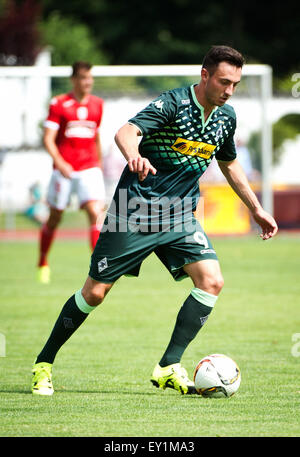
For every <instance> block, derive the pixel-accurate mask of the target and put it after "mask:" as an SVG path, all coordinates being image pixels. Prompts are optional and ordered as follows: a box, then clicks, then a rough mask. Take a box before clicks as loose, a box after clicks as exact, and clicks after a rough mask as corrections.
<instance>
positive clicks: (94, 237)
mask: <svg viewBox="0 0 300 457" xmlns="http://www.w3.org/2000/svg"><path fill="white" fill-rule="evenodd" d="M99 235H100V230H98V228H97V225H96V224H95V225H91V226H90V245H91V248H92V250H94V249H95V246H96V243H97V241H98V238H99Z"/></svg>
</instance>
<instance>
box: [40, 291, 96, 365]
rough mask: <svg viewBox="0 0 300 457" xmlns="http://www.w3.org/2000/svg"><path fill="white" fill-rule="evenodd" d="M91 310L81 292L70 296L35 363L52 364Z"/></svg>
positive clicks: (92, 307)
mask: <svg viewBox="0 0 300 457" xmlns="http://www.w3.org/2000/svg"><path fill="white" fill-rule="evenodd" d="M93 309H95V307H94V306H89V305H88V304H87V303H86V301H85V300H84V298H83V296H82V294H81V290H79V291H78V292H76V294H75V295H72V297H70V298H69V300H68V301H67V302H66V303H65V305H64V307H63V308H62V310H61V313H60V315H59V316H58V318H57V321H56V323H55V325H54V327H53V330H52V332H51V334H50V336H49V339H48V341H47V342H46V344H45V346H44V348H43V349H42V351H41V353H40V354H39V355H38V357H37V359H36V362H35V363H39V362H47V363H53V362H54V359H55V356H56V354H57V352H58V350H59V349H60V348H61V346H62V345H63V344H64V343H65V342H66V341H67V340H68V339H69V338H70V336H71V335H73V333H74V332H75V331H76V330H77V329H78V327H80V325H81V324H82V323H83V322H84V321H85V319H86V318H87V316H88V315H89V313H90V312H91V311H93Z"/></svg>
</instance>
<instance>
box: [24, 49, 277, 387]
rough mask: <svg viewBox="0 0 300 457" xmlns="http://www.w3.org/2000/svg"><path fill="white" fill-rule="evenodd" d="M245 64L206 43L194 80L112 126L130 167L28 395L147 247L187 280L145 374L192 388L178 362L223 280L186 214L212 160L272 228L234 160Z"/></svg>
mask: <svg viewBox="0 0 300 457" xmlns="http://www.w3.org/2000/svg"><path fill="white" fill-rule="evenodd" d="M243 64H244V59H243V57H242V55H241V54H240V53H239V52H238V51H236V50H235V49H232V48H230V47H227V46H213V47H212V48H211V49H210V51H209V52H208V54H207V55H206V56H205V58H204V60H203V64H202V70H201V80H200V82H199V84H196V85H193V86H191V87H184V88H179V89H174V90H170V91H168V92H165V93H163V94H161V95H160V96H159V97H158V98H157V99H155V100H154V101H153V102H151V103H150V104H149V105H148V106H147V107H146V108H145V109H144V110H142V111H141V112H139V113H138V114H137V115H136V116H135V117H134V118H132V119H130V120H129V121H128V123H126V124H125V125H124V126H123V127H121V128H120V129H119V130H118V132H117V134H116V136H115V140H116V143H117V145H118V147H119V149H120V151H121V152H122V154H123V155H124V157H125V158H126V160H127V162H128V165H127V166H126V167H125V170H124V172H123V174H122V176H121V178H120V181H119V184H118V186H117V189H116V192H115V196H114V199H113V201H112V204H111V207H110V209H109V210H108V213H107V217H106V220H105V223H104V228H103V229H102V233H101V236H100V237H99V240H98V243H97V245H96V247H95V250H94V252H93V254H92V258H91V266H90V271H89V276H88V278H87V280H86V282H85V284H84V285H83V287H82V289H80V290H78V291H77V292H76V293H75V294H74V295H73V296H72V297H70V298H69V300H68V301H67V302H66V304H65V305H64V307H63V309H62V311H61V313H60V315H59V317H58V319H57V321H56V323H55V325H54V328H53V330H52V333H51V334H50V337H49V339H48V340H47V342H46V344H45V346H44V348H43V349H42V351H41V352H40V354H39V355H38V357H37V359H36V361H35V364H34V366H33V380H32V392H33V393H34V394H39V395H52V394H53V385H52V379H51V377H52V364H53V362H54V359H55V356H56V354H57V352H58V350H59V349H60V347H61V346H62V345H63V344H64V343H65V342H66V341H67V340H68V339H69V338H70V336H71V335H72V334H73V333H74V331H75V330H76V329H77V328H78V327H79V326H80V325H81V324H82V323H83V322H84V320H85V319H86V317H87V316H88V315H89V313H90V312H91V311H92V310H94V309H95V308H96V307H97V305H99V304H100V303H102V301H103V300H104V298H105V296H106V294H107V293H108V292H109V290H110V289H111V287H112V286H113V284H114V283H115V282H116V281H117V279H118V278H120V277H121V276H122V275H131V276H138V274H139V269H140V266H141V263H142V261H143V260H144V259H145V258H146V257H147V256H148V255H149V254H150V253H152V252H154V253H155V254H156V255H157V256H158V258H159V259H160V260H161V261H162V263H163V264H164V265H165V266H166V268H167V269H168V270H169V272H170V274H171V275H172V276H173V278H174V279H175V280H181V279H183V278H185V277H190V278H191V280H192V283H193V287H192V290H191V293H190V295H189V296H188V297H187V299H186V300H185V302H184V303H183V305H182V307H181V308H180V310H179V313H178V316H177V319H176V322H175V327H174V330H173V333H172V335H171V339H170V341H169V344H168V346H167V348H166V350H165V352H164V353H163V354H162V358H161V360H160V361H159V363H158V364H157V365H156V366H155V368H154V371H153V374H152V377H151V381H152V383H153V385H155V386H156V387H159V388H163V389H165V388H166V387H169V388H173V389H175V390H177V391H178V392H180V393H181V394H194V393H196V391H195V388H194V384H193V382H192V381H191V380H190V379H189V377H188V374H187V372H186V370H185V369H184V368H183V367H182V366H181V363H180V361H181V358H182V355H183V353H184V351H185V349H186V348H187V346H188V344H189V343H190V342H191V341H192V340H193V339H194V338H195V337H196V335H197V334H198V332H199V330H200V329H201V327H202V326H203V325H204V323H205V321H206V320H207V318H208V316H209V314H210V312H211V311H212V309H213V307H214V305H215V303H216V300H217V298H218V295H219V293H220V291H221V289H222V287H223V278H222V273H221V270H220V266H219V262H218V258H217V255H216V253H215V251H214V249H213V246H212V245H211V242H210V240H209V239H208V238H207V236H206V234H205V233H204V232H203V229H202V227H201V226H200V224H199V222H198V221H197V220H196V219H195V217H194V213H193V211H194V210H195V209H196V205H197V201H198V198H199V184H198V180H199V178H200V176H201V175H202V174H203V173H204V171H205V170H206V168H207V167H208V166H209V164H210V162H211V160H212V159H213V157H216V159H217V161H218V164H219V166H220V169H221V170H222V172H223V174H224V175H225V177H226V179H227V181H228V183H229V184H230V185H231V187H232V188H233V189H234V191H235V192H236V193H237V195H238V196H239V197H240V198H241V200H242V201H243V202H244V203H245V205H246V206H247V207H248V209H249V210H250V212H251V214H252V216H253V218H254V220H255V221H256V222H257V223H258V224H259V225H260V227H261V229H262V233H261V237H262V239H263V240H267V239H269V238H271V237H273V236H274V235H275V234H276V232H277V224H276V222H275V220H274V219H273V217H272V216H271V215H270V214H268V213H267V212H266V211H264V209H263V208H262V207H261V205H260V203H259V201H258V199H257V198H256V196H255V194H254V193H253V191H252V190H251V188H250V186H249V183H248V181H247V178H246V176H245V174H244V172H243V170H242V168H241V166H240V165H239V162H238V160H237V158H236V151H235V145H234V140H233V137H234V132H235V128H236V117H235V112H234V109H233V108H232V107H231V106H229V105H227V104H226V102H227V100H228V99H229V97H230V96H231V95H232V94H233V92H234V90H235V88H236V86H237V84H238V83H239V82H240V79H241V72H242V67H243ZM140 136H142V140H141V141H140V142H139V137H140Z"/></svg>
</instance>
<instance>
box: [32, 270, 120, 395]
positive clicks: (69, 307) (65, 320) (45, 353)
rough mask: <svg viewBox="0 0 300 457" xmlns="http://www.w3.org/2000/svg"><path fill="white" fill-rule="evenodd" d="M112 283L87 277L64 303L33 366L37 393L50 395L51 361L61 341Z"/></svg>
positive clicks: (66, 338) (78, 324)
mask: <svg viewBox="0 0 300 457" xmlns="http://www.w3.org/2000/svg"><path fill="white" fill-rule="evenodd" d="M112 286H113V284H104V283H100V282H97V281H95V280H94V279H92V278H90V277H88V278H87V280H86V282H85V284H84V286H83V288H82V289H80V290H78V291H77V292H76V293H75V294H74V295H72V297H70V298H69V300H68V301H67V302H66V303H65V305H64V306H63V308H62V310H61V313H60V315H59V316H58V318H57V321H56V323H55V325H54V327H53V330H52V332H51V334H50V336H49V338H48V340H47V342H46V344H45V346H44V347H43V349H42V351H41V352H40V354H39V355H38V356H37V359H36V361H35V363H34V365H33V368H32V373H33V377H32V385H31V391H32V393H33V394H36V395H52V394H53V392H54V389H53V385H52V365H53V362H54V359H55V356H56V354H57V352H58V351H59V349H60V348H61V347H62V345H63V344H64V343H65V342H66V341H67V340H68V339H69V338H70V337H71V336H72V335H73V333H74V332H75V331H76V330H77V329H78V328H79V327H80V325H81V324H82V323H83V322H84V321H85V319H86V318H87V317H88V315H89V314H90V313H91V311H93V310H94V309H95V308H96V307H97V305H99V304H100V303H102V301H103V300H104V297H105V295H106V294H107V293H108V291H109V290H110V289H111V287H112Z"/></svg>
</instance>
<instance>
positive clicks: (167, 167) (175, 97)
mask: <svg viewBox="0 0 300 457" xmlns="http://www.w3.org/2000/svg"><path fill="white" fill-rule="evenodd" d="M128 122H129V123H131V124H134V125H136V126H137V127H138V128H139V129H140V131H141V133H142V140H141V142H140V144H139V152H140V154H141V156H142V157H146V158H147V159H149V161H150V163H151V164H152V165H153V166H154V167H155V168H156V169H157V173H156V175H152V174H151V173H149V174H148V176H147V178H146V179H145V180H144V181H139V180H138V175H137V173H131V172H130V171H129V169H128V166H126V167H125V169H124V172H123V174H122V176H121V178H120V181H119V183H118V186H117V189H116V193H115V196H114V202H115V203H117V202H118V199H119V197H118V195H119V191H120V190H125V189H126V191H127V202H128V201H129V200H130V199H134V198H135V199H136V198H138V199H140V201H145V202H148V203H149V204H150V205H151V203H152V204H153V202H155V201H157V200H158V199H163V198H165V197H167V198H168V199H174V198H177V199H178V200H177V201H178V202H179V200H180V202H182V201H184V200H185V199H187V198H188V197H189V198H190V199H192V201H193V203H192V206H193V210H194V209H195V207H196V204H197V200H198V198H199V184H198V181H199V178H200V176H201V175H202V174H203V173H204V172H205V170H206V169H207V167H208V166H209V164H210V162H211V161H212V159H213V157H216V159H217V160H222V161H231V160H234V159H235V158H236V150H235V145H234V141H233V136H234V132H235V128H236V116H235V112H234V109H233V108H232V107H231V106H229V105H227V104H225V105H223V106H222V107H216V108H215V109H213V111H212V112H211V114H210V115H209V117H208V118H207V119H206V120H205V119H204V108H203V107H202V106H201V105H200V104H199V102H198V100H197V98H196V95H195V91H194V86H191V87H184V88H178V89H173V90H170V91H167V92H164V93H162V94H161V95H160V96H159V97H157V98H156V99H155V100H153V101H152V102H151V103H150V104H149V105H148V106H147V107H146V108H144V109H143V110H142V111H140V112H139V113H138V114H137V115H136V116H135V117H133V118H131V119H130V120H129V121H128ZM129 207H130V205H129ZM179 207H180V204H179V205H177V209H176V211H179V212H180V211H182V208H181V209H180V208H179ZM126 211H127V216H128V215H129V214H130V212H131V211H130V209H129V210H128V207H127V210H126ZM176 211H175V212H176ZM117 213H119V214H120V213H123V211H120V212H118V211H117ZM152 216H153V213H152Z"/></svg>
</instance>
